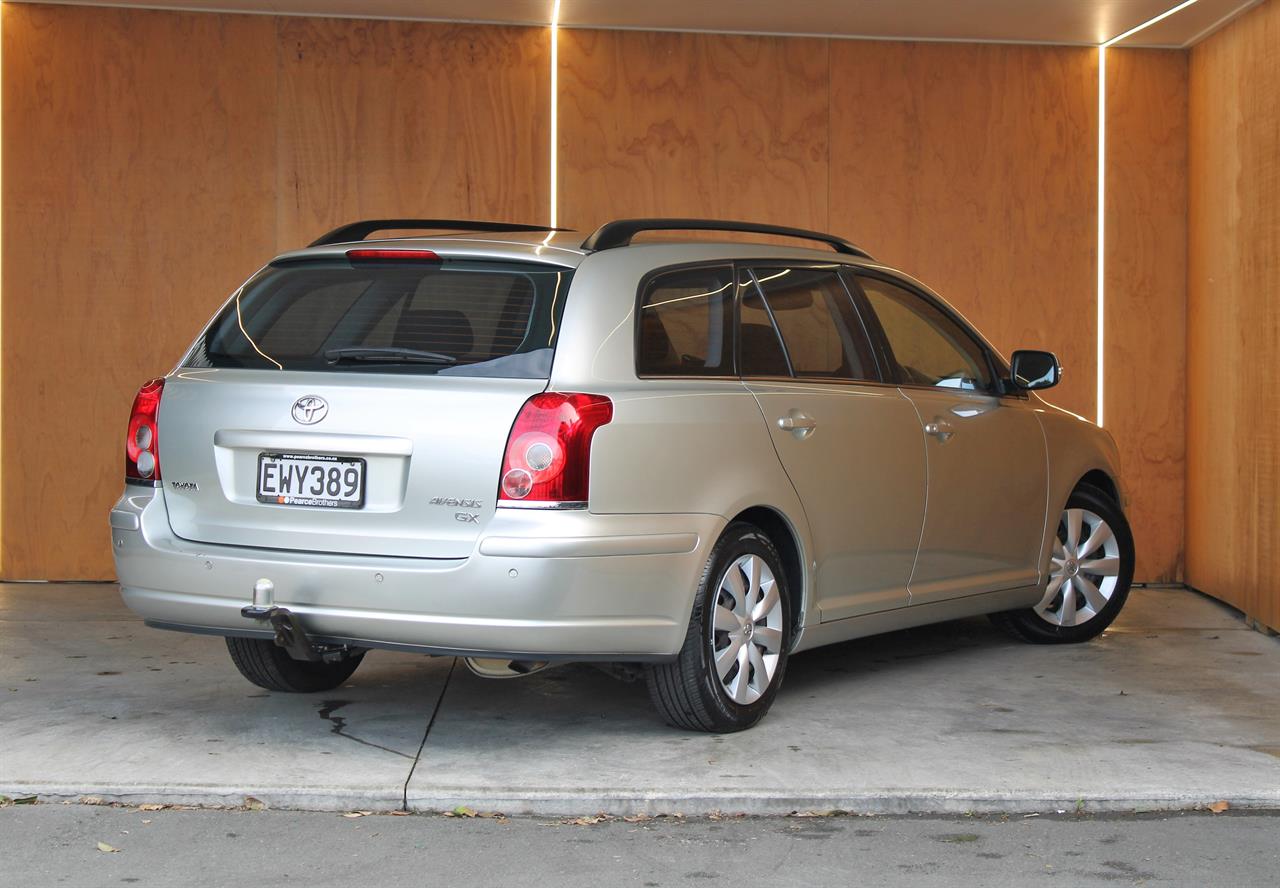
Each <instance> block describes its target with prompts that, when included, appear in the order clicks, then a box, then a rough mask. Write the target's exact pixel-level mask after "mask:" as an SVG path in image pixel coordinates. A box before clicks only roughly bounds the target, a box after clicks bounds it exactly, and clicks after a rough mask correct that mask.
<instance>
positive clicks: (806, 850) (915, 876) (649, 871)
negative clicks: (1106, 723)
mask: <svg viewBox="0 0 1280 888" xmlns="http://www.w3.org/2000/svg"><path fill="white" fill-rule="evenodd" d="M592 819H593V818H585V819H584V820H583V821H582V822H573V821H571V820H538V819H505V818H494V819H486V818H482V817H476V818H466V817H445V816H441V815H408V816H392V815H372V816H364V817H344V816H343V815H341V814H310V813H299V812H287V811H266V810H262V811H246V810H234V811H210V810H168V809H166V810H159V811H143V810H140V809H137V808H112V807H104V806H88V805H63V804H40V805H31V806H10V807H7V808H4V809H2V810H0V876H2V878H0V881H3V883H4V884H5V885H11V886H15V888H16V886H22V888H29V886H45V885H50V886H53V885H58V886H63V885H65V886H99V885H138V886H177V885H183V886H218V888H221V886H225V885H281V884H284V883H285V882H286V881H288V882H289V883H290V884H293V885H305V886H308V888H312V886H328V885H334V886H343V888H347V886H352V885H361V884H372V885H414V886H418V885H447V886H457V885H485V886H518V885H531V886H556V888H574V886H590V888H598V886H615V885H618V886H622V885H628V886H629V885H635V886H642V888H659V886H677V885H697V886H701V885H708V886H710V885H717V884H734V883H736V884H751V885H760V886H770V888H775V886H786V885H805V886H820V885H841V886H856V885H875V886H899V885H901V886H911V888H917V886H930V885H982V886H1005V885H1008V886H1026V885H1053V886H1064V885H1104V884H1107V885H1148V884H1150V885H1156V884H1159V885H1188V886H1192V885H1194V886H1203V885H1214V886H1233V888H1234V886H1240V888H1244V886H1275V885H1276V884H1277V882H1278V880H1280V876H1278V875H1277V874H1278V873H1280V812H1275V813H1269V814H1268V813H1254V814H1233V813H1231V812H1228V813H1225V814H1221V815H1210V814H1182V815H1161V816H1131V817H1099V818H1094V817H1076V816H1074V815H1072V814H1066V815H1062V816H1041V817H1022V816H1014V817H1009V818H1002V817H993V816H987V817H972V818H970V817H957V818H925V817H921V818H914V817H906V818H902V817H844V816H835V817H777V818H734V817H725V818H722V819H697V820H694V819H690V820H682V819H672V818H661V819H657V820H641V821H633V822H628V821H625V820H606V821H603V822H596V823H593V822H590V821H591V820H592ZM100 842H101V843H103V845H104V847H103V848H100V847H99V844H98V843H100ZM110 849H117V850H114V851H113V850H110Z"/></svg>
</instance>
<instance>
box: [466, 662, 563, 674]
mask: <svg viewBox="0 0 1280 888" xmlns="http://www.w3.org/2000/svg"><path fill="white" fill-rule="evenodd" d="M462 662H464V663H466V664H467V668H468V669H470V670H471V673H472V674H473V675H478V676H480V677H481V678H524V677H525V676H526V675H533V674H534V673H535V672H541V671H542V670H544V669H546V668H547V667H548V666H550V665H551V664H550V663H548V662H547V661H545V660H495V659H491V658H489V657H463V658H462Z"/></svg>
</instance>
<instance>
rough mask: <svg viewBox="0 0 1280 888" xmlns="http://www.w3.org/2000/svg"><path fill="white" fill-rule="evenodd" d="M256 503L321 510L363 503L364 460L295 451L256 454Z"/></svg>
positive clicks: (344, 507) (349, 507)
mask: <svg viewBox="0 0 1280 888" xmlns="http://www.w3.org/2000/svg"><path fill="white" fill-rule="evenodd" d="M258 502H260V503H275V504H276V505H281V506H317V507H319V508H322V509H359V508H362V507H363V506H364V460H362V459H358V458H355V457H345V456H321V455H317V454H297V453H260V454H258Z"/></svg>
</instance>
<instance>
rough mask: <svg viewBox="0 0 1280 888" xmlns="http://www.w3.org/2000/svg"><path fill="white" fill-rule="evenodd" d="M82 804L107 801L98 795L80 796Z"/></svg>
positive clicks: (97, 803) (95, 803)
mask: <svg viewBox="0 0 1280 888" xmlns="http://www.w3.org/2000/svg"><path fill="white" fill-rule="evenodd" d="M80 804H82V805H105V804H106V801H105V800H104V799H101V798H99V797H98V796H80Z"/></svg>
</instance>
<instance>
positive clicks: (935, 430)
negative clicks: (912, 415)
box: [924, 419, 956, 441]
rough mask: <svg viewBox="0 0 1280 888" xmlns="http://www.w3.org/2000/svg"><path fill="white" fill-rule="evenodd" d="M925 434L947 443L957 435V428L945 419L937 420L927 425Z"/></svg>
mask: <svg viewBox="0 0 1280 888" xmlns="http://www.w3.org/2000/svg"><path fill="white" fill-rule="evenodd" d="M924 433H925V434H926V435H932V436H933V437H935V438H937V439H938V440H939V441H946V440H947V439H948V438H950V437H951V436H952V435H954V434H955V433H956V430H955V428H954V427H953V426H952V425H951V423H949V422H947V421H946V420H945V419H935V420H934V421H933V422H928V423H925V426H924Z"/></svg>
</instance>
